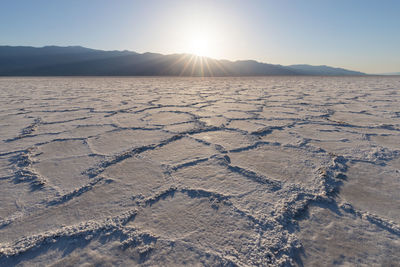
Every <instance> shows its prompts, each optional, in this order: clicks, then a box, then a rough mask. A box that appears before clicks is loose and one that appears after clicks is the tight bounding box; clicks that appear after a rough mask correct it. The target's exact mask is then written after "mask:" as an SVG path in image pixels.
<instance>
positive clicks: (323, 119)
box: [0, 77, 400, 266]
mask: <svg viewBox="0 0 400 267" xmlns="http://www.w3.org/2000/svg"><path fill="white" fill-rule="evenodd" d="M0 88H1V91H0V122H1V128H0V140H1V145H0V203H1V205H0V266H43V265H49V266H73V265H74V266H76V265H84V264H90V265H101V266H103V265H104V266H108V265H123V266H131V265H143V266H154V265H160V264H161V265H164V266H175V265H190V266H192V265H193V266H198V265H200V266H204V265H205V266H215V265H224V266H225V265H227V266H236V265H237V266H331V265H346V266H396V264H398V262H400V258H399V255H400V211H399V206H400V194H399V193H398V192H399V190H400V188H399V185H400V147H399V143H400V118H399V111H398V107H399V106H400V103H399V102H400V95H399V90H400V79H399V78H398V77H359V78H356V77H331V78H328V77H260V78H204V79H201V78H1V79H0Z"/></svg>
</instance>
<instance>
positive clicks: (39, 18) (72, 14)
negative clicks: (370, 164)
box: [0, 0, 400, 73]
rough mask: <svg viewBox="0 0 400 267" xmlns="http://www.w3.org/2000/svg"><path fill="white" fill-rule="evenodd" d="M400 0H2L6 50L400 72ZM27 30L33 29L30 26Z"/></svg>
mask: <svg viewBox="0 0 400 267" xmlns="http://www.w3.org/2000/svg"><path fill="white" fill-rule="evenodd" d="M399 10H400V2H397V1H389V0H386V1H379V2H376V1H351V2H349V1H314V0H313V1H307V2H300V1H279V2H277V1H251V2H250V3H249V2H242V1H225V0H221V1H202V2H198V1H181V0H171V1H168V2H167V1H159V0H152V1H146V2H145V1H128V0H124V1H118V3H117V4H115V3H114V2H111V1H103V0H100V1H84V2H83V1H57V2H54V1H49V0H39V1H34V2H33V1H26V0H24V1H9V0H6V1H2V8H1V11H0V15H1V16H0V34H1V36H2V45H11V46H17V45H18V46H35V47H41V46H46V45H57V46H70V45H80V46H84V47H90V48H94V49H101V50H130V51H135V52H138V53H144V52H153V53H161V54H174V53H193V54H199V55H202V56H208V57H211V58H215V59H227V60H232V61H235V60H256V61H259V62H266V63H271V64H281V65H292V64H310V65H328V66H334V67H341V68H346V69H353V70H358V71H362V72H366V73H388V72H399V71H400V52H399V50H398V47H399V46H400V35H399V34H398V29H399V28H400V19H398V11H399ZM28 25H29V27H28Z"/></svg>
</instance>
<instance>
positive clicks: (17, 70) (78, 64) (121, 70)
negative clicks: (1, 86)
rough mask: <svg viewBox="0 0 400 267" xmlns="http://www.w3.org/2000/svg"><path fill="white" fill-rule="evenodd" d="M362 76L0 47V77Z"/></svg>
mask: <svg viewBox="0 0 400 267" xmlns="http://www.w3.org/2000/svg"><path fill="white" fill-rule="evenodd" d="M264 75H331V76H332V75H365V74H364V73H361V72H357V71H350V70H345V69H340V68H332V67H328V66H310V65H291V66H281V65H273V64H267V63H260V62H257V61H254V60H239V61H229V60H216V59H212V58H205V57H196V56H193V55H190V54H172V55H162V54H156V53H143V54H139V53H135V52H131V51H103V50H95V49H90V48H85V47H81V46H68V47H59V46H45V47H41V48H35V47H27V46H0V76H264Z"/></svg>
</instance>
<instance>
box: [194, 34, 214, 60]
mask: <svg viewBox="0 0 400 267" xmlns="http://www.w3.org/2000/svg"><path fill="white" fill-rule="evenodd" d="M188 52H189V53H190V54H194V55H196V56H200V57H207V56H211V55H212V49H211V42H210V40H209V39H208V38H207V37H206V36H204V35H196V36H193V37H192V38H191V40H190V44H189V48H188Z"/></svg>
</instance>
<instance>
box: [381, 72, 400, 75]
mask: <svg viewBox="0 0 400 267" xmlns="http://www.w3.org/2000/svg"><path fill="white" fill-rule="evenodd" d="M377 75H387V76H391V75H400V72H386V73H379V74H377Z"/></svg>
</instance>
